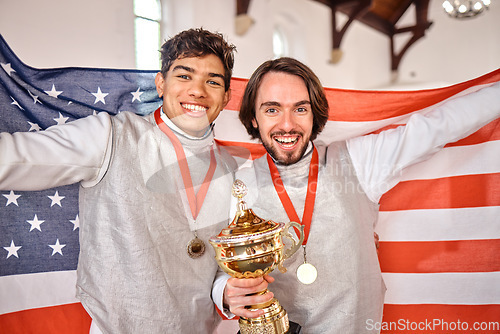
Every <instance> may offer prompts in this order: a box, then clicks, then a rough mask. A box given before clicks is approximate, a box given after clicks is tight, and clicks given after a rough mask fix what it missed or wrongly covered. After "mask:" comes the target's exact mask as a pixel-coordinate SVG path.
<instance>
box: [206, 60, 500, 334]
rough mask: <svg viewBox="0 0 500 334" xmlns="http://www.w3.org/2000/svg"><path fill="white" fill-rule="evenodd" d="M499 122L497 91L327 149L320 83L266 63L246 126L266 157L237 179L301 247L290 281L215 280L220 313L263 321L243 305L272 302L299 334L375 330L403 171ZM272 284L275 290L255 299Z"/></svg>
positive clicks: (245, 108)
mask: <svg viewBox="0 0 500 334" xmlns="http://www.w3.org/2000/svg"><path fill="white" fill-rule="evenodd" d="M499 114H500V84H499V83H496V84H494V85H493V86H492V87H488V88H484V89H482V90H480V91H478V92H475V93H472V94H469V95H466V96H464V97H458V98H455V99H451V100H449V101H448V102H446V103H444V104H443V105H441V106H438V107H436V108H435V109H434V110H433V111H431V112H430V113H429V114H427V115H425V116H422V115H419V114H416V115H413V116H412V117H411V118H410V119H409V121H408V123H407V124H406V126H401V127H398V128H396V129H392V130H388V131H384V132H382V133H380V134H377V135H367V136H362V137H358V138H354V139H349V140H347V141H342V142H334V143H332V144H330V145H328V146H324V145H321V144H320V143H316V144H315V143H313V141H314V139H316V137H317V135H318V134H319V133H320V132H321V130H322V129H323V127H324V126H325V124H326V121H327V119H328V103H327V99H326V97H325V94H324V91H323V87H322V86H321V84H320V82H319V79H318V78H317V77H316V75H315V74H314V73H313V72H312V71H311V70H310V69H309V68H308V67H307V66H305V65H304V64H302V63H300V62H299V61H297V60H294V59H291V58H280V59H276V60H271V61H267V62H265V63H264V64H262V65H261V66H260V67H259V68H258V69H257V70H256V71H255V72H254V74H253V75H252V77H251V78H250V80H249V82H248V85H247V87H246V90H245V93H244V97H243V101H242V105H241V109H240V120H241V122H242V123H243V125H244V126H245V127H246V129H247V131H248V133H249V134H250V136H252V137H253V138H258V139H260V140H261V142H262V143H263V145H264V146H265V148H266V150H267V153H268V154H267V155H265V156H263V157H261V158H259V159H257V160H256V161H254V165H253V168H249V169H243V170H241V171H239V172H238V173H237V175H236V178H237V179H240V180H242V181H243V182H244V183H245V184H246V185H247V187H248V188H249V191H248V195H246V196H245V198H244V200H245V202H246V203H247V204H248V207H249V208H252V210H253V211H254V212H255V213H256V214H257V215H259V216H260V217H262V218H270V219H273V220H275V221H298V222H301V224H303V225H305V232H304V233H305V239H304V242H303V245H302V250H301V251H297V252H296V253H295V254H294V255H293V256H292V257H291V258H290V259H288V260H287V261H286V263H285V265H286V267H287V268H288V271H287V272H286V273H284V274H283V273H275V272H273V273H271V274H270V275H267V276H265V277H263V278H255V279H236V278H229V279H228V276H227V275H221V276H219V277H218V279H217V281H216V283H215V284H214V289H213V296H214V300H215V301H216V302H217V303H218V306H219V308H220V309H224V311H225V313H226V315H228V316H230V315H231V314H230V313H232V314H234V315H238V316H243V317H247V318H253V317H258V316H261V315H262V314H263V312H262V311H261V310H259V311H250V310H248V309H245V306H247V305H256V304H259V303H265V302H268V301H269V300H271V299H272V297H273V296H276V298H277V299H278V300H279V302H280V304H281V305H282V306H283V308H284V309H285V310H286V311H287V313H288V317H289V319H290V320H291V321H293V322H296V323H298V324H300V325H301V326H302V332H301V333H305V334H308V333H313V334H317V333H352V334H360V333H372V332H376V329H369V328H367V325H366V324H367V321H368V320H371V321H374V322H380V321H381V319H382V310H383V303H384V292H385V285H384V282H383V280H382V276H381V271H380V267H379V263H378V258H377V252H376V246H375V244H374V242H373V235H374V226H375V223H376V220H377V215H378V201H379V199H380V197H381V196H382V194H383V193H385V192H386V191H388V190H389V189H391V188H392V187H393V186H394V185H396V184H397V183H398V182H399V179H400V176H401V173H400V172H401V170H402V169H403V168H405V167H408V166H410V165H411V164H414V163H416V162H419V161H422V160H424V159H426V158H428V157H430V156H431V155H432V154H433V153H435V152H437V151H438V150H439V149H441V148H442V147H443V146H444V145H445V144H447V143H449V142H454V141H456V140H458V139H460V138H463V137H465V136H467V135H469V134H471V133H473V132H475V131H476V130H477V129H479V128H480V127H482V126H483V125H485V124H487V123H489V122H490V121H492V120H494V119H495V118H497V117H498V116H499ZM282 184H283V185H284V187H282V186H281V185H282ZM273 276H275V277H273ZM226 280H227V281H226ZM271 282H273V283H272V284H271V286H270V290H271V291H272V292H267V293H266V294H264V295H251V294H253V293H255V292H258V291H262V290H264V289H266V288H267V286H268V283H271Z"/></svg>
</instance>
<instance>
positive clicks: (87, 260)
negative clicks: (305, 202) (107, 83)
mask: <svg viewBox="0 0 500 334" xmlns="http://www.w3.org/2000/svg"><path fill="white" fill-rule="evenodd" d="M234 49H235V48H234V46H232V45H229V44H228V43H227V42H226V41H225V40H224V38H223V37H222V36H221V35H220V34H216V33H211V32H209V31H206V30H203V29H191V30H187V31H184V32H181V33H179V34H178V35H176V36H175V37H173V38H172V39H170V40H169V41H167V42H166V43H165V45H164V46H163V48H162V51H161V54H162V63H163V65H162V70H161V73H158V74H157V76H156V80H155V82H156V89H157V92H158V94H159V96H160V97H162V98H163V104H162V106H161V107H160V108H158V109H157V110H156V111H155V112H154V113H153V114H150V115H147V116H138V115H136V114H134V113H131V112H121V113H119V114H118V115H116V116H113V117H112V116H110V115H108V114H107V113H99V114H98V115H96V116H89V117H86V118H83V119H79V120H76V121H74V122H71V123H68V124H65V125H59V126H55V127H51V128H48V129H47V130H46V131H41V132H37V133H14V134H12V135H11V134H8V133H2V134H1V136H0V189H7V190H39V189H46V188H51V187H56V186H61V185H66V184H71V183H77V182H79V183H80V185H81V188H80V199H79V205H80V255H79V262H78V270H77V276H78V278H77V294H78V296H79V298H80V300H81V302H82V304H83V306H84V307H85V309H86V310H87V311H88V312H89V314H90V315H91V317H92V320H93V325H95V324H97V326H98V328H99V329H96V331H97V332H98V331H99V330H100V331H102V332H104V333H134V334H135V333H162V334H163V333H186V334H192V333H211V332H212V331H213V330H214V329H215V328H216V326H217V323H218V318H219V317H218V316H217V313H216V311H215V308H214V306H213V302H212V300H211V298H210V291H211V286H212V282H213V278H214V276H215V274H216V271H217V264H216V263H215V261H214V259H213V257H214V254H213V249H211V247H210V248H206V249H205V243H206V241H207V239H208V238H209V237H210V236H212V235H214V234H216V233H218V231H220V230H221V229H222V228H223V227H225V226H226V225H227V218H228V215H229V206H228V203H230V193H229V191H228V189H230V187H231V184H232V182H233V168H234V165H233V163H234V162H233V161H232V160H231V158H230V156H229V155H228V154H227V153H225V151H224V150H222V149H219V148H217V147H215V144H214V138H213V133H212V123H213V121H214V120H215V118H216V117H217V116H218V115H219V113H220V111H221V110H222V109H223V108H224V107H225V105H226V104H227V103H228V101H229V98H230V90H229V82H230V78H231V72H232V68H233V59H234V58H233V52H234ZM91 331H92V329H91Z"/></svg>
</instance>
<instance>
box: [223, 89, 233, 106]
mask: <svg viewBox="0 0 500 334" xmlns="http://www.w3.org/2000/svg"><path fill="white" fill-rule="evenodd" d="M230 100H231V88H229V89H228V90H227V92H225V93H224V101H222V103H223V106H222V108H223V109H224V108H225V107H226V106H227V104H228V103H229V101H230Z"/></svg>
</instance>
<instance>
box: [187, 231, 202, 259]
mask: <svg viewBox="0 0 500 334" xmlns="http://www.w3.org/2000/svg"><path fill="white" fill-rule="evenodd" d="M187 252H188V255H189V257H190V258H192V259H196V258H198V257H200V256H202V255H203V254H204V253H205V243H204V242H203V240H201V239H200V238H198V236H195V237H194V239H193V240H191V241H190V242H189V244H188V245H187Z"/></svg>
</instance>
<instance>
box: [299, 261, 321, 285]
mask: <svg viewBox="0 0 500 334" xmlns="http://www.w3.org/2000/svg"><path fill="white" fill-rule="evenodd" d="M316 277H318V271H317V270H316V267H315V266H313V265H312V264H310V263H302V264H301V265H300V266H299V267H298V268H297V278H298V280H299V281H300V283H302V284H311V283H313V282H314V281H315V280H316Z"/></svg>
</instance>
